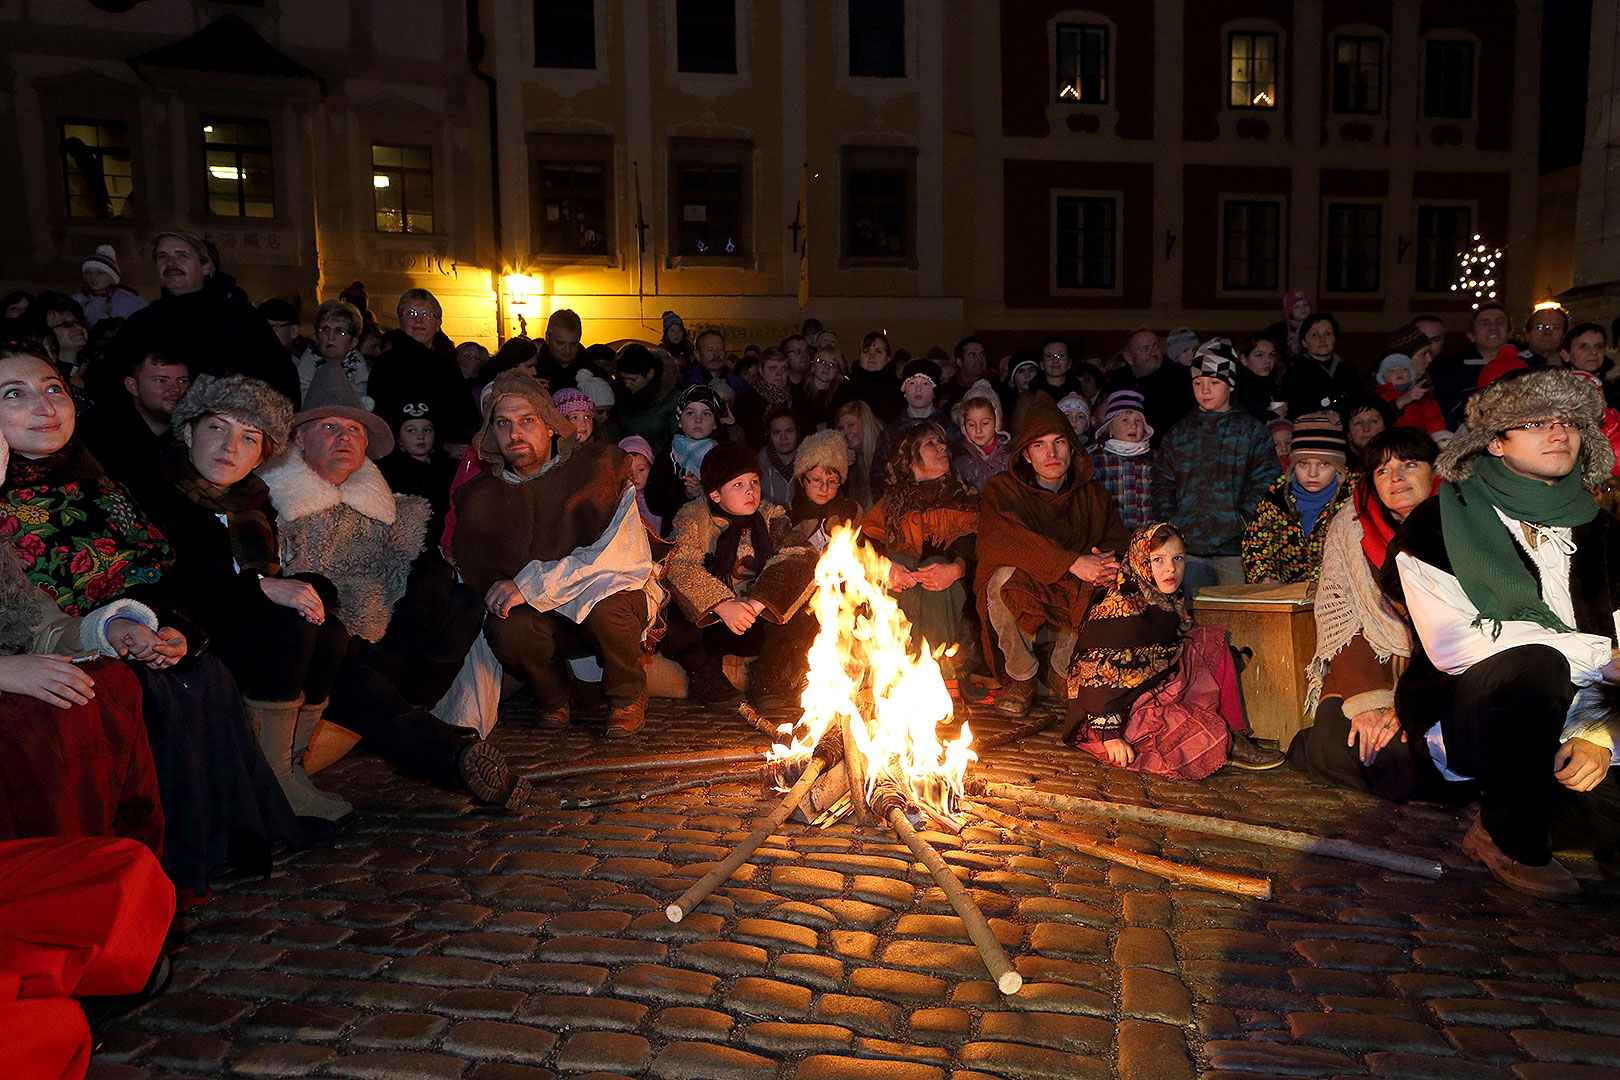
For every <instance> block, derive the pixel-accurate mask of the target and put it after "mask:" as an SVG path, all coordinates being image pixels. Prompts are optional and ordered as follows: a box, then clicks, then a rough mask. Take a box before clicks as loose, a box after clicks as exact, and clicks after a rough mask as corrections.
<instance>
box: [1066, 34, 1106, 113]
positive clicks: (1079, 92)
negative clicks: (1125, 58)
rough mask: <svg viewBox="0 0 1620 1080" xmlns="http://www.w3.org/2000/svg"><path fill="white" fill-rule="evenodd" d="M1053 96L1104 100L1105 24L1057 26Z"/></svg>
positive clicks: (1087, 101)
mask: <svg viewBox="0 0 1620 1080" xmlns="http://www.w3.org/2000/svg"><path fill="white" fill-rule="evenodd" d="M1057 99H1058V100H1059V101H1079V102H1084V103H1085V104H1087V105H1106V104H1107V103H1108V27H1106V26H1059V27H1058V28H1057Z"/></svg>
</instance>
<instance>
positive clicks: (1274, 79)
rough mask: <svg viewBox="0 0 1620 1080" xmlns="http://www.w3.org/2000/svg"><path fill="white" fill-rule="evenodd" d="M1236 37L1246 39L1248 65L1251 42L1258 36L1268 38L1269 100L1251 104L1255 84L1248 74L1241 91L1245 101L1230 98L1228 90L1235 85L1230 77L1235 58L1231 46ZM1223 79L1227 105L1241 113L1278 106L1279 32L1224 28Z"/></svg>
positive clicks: (1280, 43)
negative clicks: (1243, 93) (1269, 67)
mask: <svg viewBox="0 0 1620 1080" xmlns="http://www.w3.org/2000/svg"><path fill="white" fill-rule="evenodd" d="M1239 37H1245V38H1248V39H1249V43H1250V48H1251V51H1250V54H1249V62H1250V63H1251V64H1252V63H1253V62H1254V53H1253V46H1254V45H1255V43H1257V42H1259V41H1260V40H1261V39H1262V38H1269V39H1270V40H1271V69H1272V70H1271V82H1270V85H1271V101H1270V102H1268V103H1265V104H1258V105H1257V104H1255V103H1254V88H1255V86H1256V85H1257V82H1256V80H1255V79H1254V77H1253V76H1252V74H1251V75H1250V77H1249V78H1248V80H1247V85H1248V91H1247V93H1246V94H1245V98H1246V100H1245V101H1244V102H1243V103H1242V104H1238V103H1236V102H1234V101H1233V100H1232V91H1233V89H1235V88H1236V87H1237V86H1238V85H1239V83H1238V80H1237V79H1236V78H1235V77H1234V72H1233V69H1234V67H1235V66H1236V64H1237V57H1236V55H1235V52H1234V49H1235V47H1236V45H1237V40H1238V38H1239ZM1225 82H1226V107H1227V108H1229V109H1238V110H1242V111H1244V112H1275V111H1276V110H1277V109H1278V108H1279V107H1280V105H1281V102H1282V35H1281V34H1280V33H1279V32H1277V31H1276V30H1259V29H1254V28H1249V27H1239V28H1236V29H1233V30H1228V31H1227V32H1226V79H1225Z"/></svg>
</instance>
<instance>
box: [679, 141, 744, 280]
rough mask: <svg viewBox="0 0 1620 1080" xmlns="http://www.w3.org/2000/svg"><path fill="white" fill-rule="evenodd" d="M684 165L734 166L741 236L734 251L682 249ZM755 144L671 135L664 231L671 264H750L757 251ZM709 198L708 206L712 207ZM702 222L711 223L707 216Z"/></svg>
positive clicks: (704, 167)
mask: <svg viewBox="0 0 1620 1080" xmlns="http://www.w3.org/2000/svg"><path fill="white" fill-rule="evenodd" d="M684 169H707V170H709V171H711V172H714V171H724V170H731V169H735V170H737V172H738V180H737V228H736V229H735V230H734V231H735V233H736V235H737V236H738V237H740V238H741V240H740V242H739V243H738V250H735V251H729V252H728V251H718V252H716V251H693V252H687V251H684V250H683V239H682V226H683V225H685V224H686V222H685V206H686V203H685V201H684V200H683V198H682V193H681V172H682V170H684ZM755 171H756V170H755V163H754V144H753V143H752V142H750V141H746V140H740V139H687V138H672V139H671V140H670V143H669V169H668V172H667V174H666V175H667V178H668V180H667V182H668V196H669V202H668V206H669V214H668V216H669V226H668V232H667V234H666V241H667V243H668V245H669V246H668V249H667V250H668V253H669V254H668V263H669V265H670V266H672V267H674V266H681V265H683V264H687V263H691V264H695V265H719V266H728V265H731V266H751V265H753V263H754V259H755V256H756V254H757V251H756V248H757V243H756V240H755V237H754V180H755ZM712 205H713V204H712V201H711V203H710V207H711V209H712ZM705 224H710V222H708V221H707V220H706V221H705Z"/></svg>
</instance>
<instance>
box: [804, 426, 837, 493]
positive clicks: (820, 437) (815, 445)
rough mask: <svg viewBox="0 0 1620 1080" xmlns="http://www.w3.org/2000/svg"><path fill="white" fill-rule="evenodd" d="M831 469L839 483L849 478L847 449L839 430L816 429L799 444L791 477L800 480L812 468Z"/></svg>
mask: <svg viewBox="0 0 1620 1080" xmlns="http://www.w3.org/2000/svg"><path fill="white" fill-rule="evenodd" d="M818 467H819V468H823V469H831V470H832V471H833V472H835V473H837V474H838V480H839V482H840V483H842V482H843V481H845V480H847V479H849V450H848V446H847V444H846V443H845V442H844V434H843V432H841V431H818V432H816V433H815V434H814V435H811V436H810V437H808V438H807V439H805V440H804V441H803V442H801V443H800V444H799V452H798V454H797V455H796V456H795V457H794V459H793V479H795V480H802V479H803V478H804V475H805V474H806V473H808V472H809V471H810V470H811V469H814V468H818Z"/></svg>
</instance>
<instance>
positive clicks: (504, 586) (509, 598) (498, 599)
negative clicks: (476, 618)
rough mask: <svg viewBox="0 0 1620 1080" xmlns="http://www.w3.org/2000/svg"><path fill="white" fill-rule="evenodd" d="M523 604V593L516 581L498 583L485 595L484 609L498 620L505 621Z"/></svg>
mask: <svg viewBox="0 0 1620 1080" xmlns="http://www.w3.org/2000/svg"><path fill="white" fill-rule="evenodd" d="M521 603H523V593H522V592H521V591H520V590H519V589H518V587H517V582H515V581H510V580H508V581H497V582H496V583H495V584H493V585H491V586H490V587H489V591H488V592H486V593H485V594H484V607H485V608H486V609H487V610H488V611H489V613H490V614H491V615H493V616H495V617H496V618H497V619H504V618H506V617H507V616H508V615H510V614H511V613H512V609H513V608H515V607H517V606H518V605H519V604H521Z"/></svg>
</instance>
